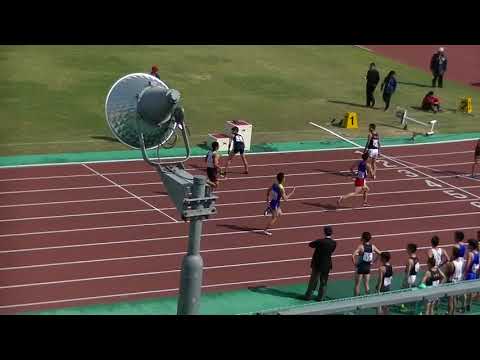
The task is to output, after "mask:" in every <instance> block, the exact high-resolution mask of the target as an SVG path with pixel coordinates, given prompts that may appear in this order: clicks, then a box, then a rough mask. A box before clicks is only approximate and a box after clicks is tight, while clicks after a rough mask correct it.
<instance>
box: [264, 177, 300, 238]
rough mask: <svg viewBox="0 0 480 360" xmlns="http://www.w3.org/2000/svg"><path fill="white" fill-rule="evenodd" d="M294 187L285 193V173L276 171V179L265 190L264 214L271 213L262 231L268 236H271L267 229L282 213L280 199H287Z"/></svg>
mask: <svg viewBox="0 0 480 360" xmlns="http://www.w3.org/2000/svg"><path fill="white" fill-rule="evenodd" d="M294 191H295V188H293V190H292V192H291V193H290V194H288V195H287V194H286V193H285V174H284V173H278V174H277V178H276V181H275V182H274V183H273V184H272V186H270V187H269V188H268V190H267V209H266V210H265V213H264V214H265V216H267V215H268V214H271V215H272V218H271V219H270V220H269V222H268V224H267V226H266V227H265V230H264V231H263V233H264V234H265V235H268V236H272V233H271V232H270V231H269V229H270V228H271V227H272V226H273V224H275V223H276V222H277V220H278V218H279V217H280V216H281V215H282V209H281V208H280V200H282V199H283V200H285V201H287V200H288V199H289V198H290V196H292V195H293V193H294Z"/></svg>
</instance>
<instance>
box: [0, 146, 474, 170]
mask: <svg viewBox="0 0 480 360" xmlns="http://www.w3.org/2000/svg"><path fill="white" fill-rule="evenodd" d="M474 141H476V139H458V140H441V141H432V142H429V143H415V144H398V145H384V146H383V147H384V148H402V147H405V148H409V147H418V146H428V145H439V144H455V143H464V142H472V143H473V142H474ZM355 148H356V147H341V148H335V147H334V148H327V149H309V150H285V151H281V152H279V151H265V152H251V153H246V155H247V156H249V157H250V156H259V155H260V156H266V155H267V156H268V155H281V154H298V153H321V152H326V151H339V150H352V149H355ZM204 157H205V155H194V156H191V158H192V159H195V158H204ZM162 159H163V160H174V159H180V157H178V156H177V157H175V156H173V157H172V156H167V157H163V158H162ZM135 161H137V162H143V161H144V160H143V159H142V158H138V159H123V160H98V161H78V162H63V163H58V162H57V163H44V164H26V165H3V166H2V165H0V169H16V168H26V167H45V166H64V165H67V166H68V165H81V164H82V163H87V164H115V163H129V162H135Z"/></svg>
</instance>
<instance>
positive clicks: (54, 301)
mask: <svg viewBox="0 0 480 360" xmlns="http://www.w3.org/2000/svg"><path fill="white" fill-rule="evenodd" d="M420 266H421V267H424V266H425V264H420ZM404 267H405V266H402V265H399V266H394V267H393V268H394V269H399V268H404ZM353 272H354V271H353V270H350V271H339V272H332V273H330V275H331V276H335V275H346V274H353ZM309 277H310V275H300V276H288V277H281V278H270V279H259V280H248V281H236V282H229V283H219V284H210V285H202V289H209V288H215V287H222V286H232V285H246V284H257V283H265V282H276V281H285V280H296V279H298V280H299V279H306V278H309ZM175 291H178V288H171V289H158V290H149V291H136V292H129V293H121V294H111V295H98V296H88V297H81V298H73V299H60V300H50V301H39V302H32V303H24V304H10V305H1V306H0V309H12V308H21V307H29V306H38V305H48V304H60V303H68V302H78V301H88V300H98V299H111V298H118V297H127V296H135V295H147V294H149V295H151V294H161V293H165V292H175Z"/></svg>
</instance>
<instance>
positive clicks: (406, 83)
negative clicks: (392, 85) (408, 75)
mask: <svg viewBox="0 0 480 360" xmlns="http://www.w3.org/2000/svg"><path fill="white" fill-rule="evenodd" d="M398 83H399V84H400V85H409V86H417V87H424V88H431V85H425V84H419V83H412V82H403V81H398Z"/></svg>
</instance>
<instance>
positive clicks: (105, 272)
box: [0, 141, 480, 314]
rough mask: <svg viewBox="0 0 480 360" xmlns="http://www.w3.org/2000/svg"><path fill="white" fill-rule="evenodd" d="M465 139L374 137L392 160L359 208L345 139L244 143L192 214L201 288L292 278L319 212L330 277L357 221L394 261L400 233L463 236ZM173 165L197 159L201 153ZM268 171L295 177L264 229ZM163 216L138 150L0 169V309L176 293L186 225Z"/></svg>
mask: <svg viewBox="0 0 480 360" xmlns="http://www.w3.org/2000/svg"><path fill="white" fill-rule="evenodd" d="M473 147H474V142H472V141H465V142H455V143H449V144H434V145H428V146H427V145H419V146H411V147H403V148H399V147H396V148H389V149H385V153H386V154H388V155H389V156H393V157H395V160H393V161H391V160H388V161H386V162H385V161H384V162H382V163H380V167H379V169H380V170H379V171H378V178H377V180H376V181H369V184H370V186H371V191H372V194H371V196H370V204H371V207H370V208H359V207H358V206H359V205H360V204H361V199H360V198H356V199H354V200H353V201H352V202H350V201H347V202H346V203H345V204H344V205H343V207H342V208H341V209H338V210H337V209H336V206H335V202H336V199H337V196H338V195H339V194H342V193H346V192H349V191H350V190H351V189H352V181H351V178H350V176H349V175H348V173H347V171H346V170H347V169H348V168H349V166H350V164H351V163H352V162H353V161H354V160H355V159H356V158H358V154H355V153H354V151H355V150H336V151H319V152H298V153H277V154H257V155H250V156H249V157H248V158H249V162H250V165H251V171H250V174H249V175H248V176H246V175H242V174H241V171H242V167H241V166H238V165H239V163H238V161H239V159H236V161H237V163H234V165H237V166H235V167H233V168H232V172H231V174H230V178H229V180H228V181H226V182H223V183H222V184H221V189H219V190H220V191H219V192H218V195H219V196H220V199H219V202H218V215H216V216H215V217H212V218H211V219H210V220H208V221H206V222H205V223H204V226H203V234H204V235H203V237H202V255H203V258H204V263H205V271H204V281H203V289H204V291H220V290H229V289H241V288H247V287H248V286H252V285H272V286H275V285H280V284H288V283H298V282H304V281H306V280H307V279H308V277H309V261H310V257H311V254H312V252H311V249H310V248H308V246H306V243H307V242H308V241H311V240H313V239H315V238H316V237H318V236H320V235H321V234H322V226H323V225H324V224H332V225H333V227H334V232H335V233H334V235H335V238H336V239H337V241H338V245H337V251H336V255H335V259H334V269H333V277H336V278H350V277H351V276H352V265H351V258H350V254H351V253H352V251H353V249H354V248H355V247H356V245H357V244H358V242H359V240H358V238H359V236H360V234H361V232H363V231H370V232H372V234H373V237H374V241H375V244H376V245H377V246H378V247H379V248H380V249H381V250H390V251H393V263H394V265H397V266H398V265H400V264H402V263H403V262H404V258H405V255H404V251H403V249H404V248H405V245H406V244H407V243H408V242H416V243H417V244H418V245H419V246H421V247H426V246H428V244H429V240H430V237H431V236H432V235H433V234H438V235H439V236H440V238H441V243H442V244H443V245H445V246H446V245H448V244H450V242H451V240H452V233H453V231H454V230H457V229H463V230H464V231H465V232H466V234H467V236H469V237H472V236H473V235H474V233H475V231H476V230H477V229H478V228H480V180H479V179H471V178H466V177H463V176H458V175H462V174H465V173H468V172H469V171H470V167H471V161H472V157H473V156H472V155H473ZM425 166H427V167H425ZM187 168H189V169H191V170H192V172H193V173H195V174H198V173H203V170H202V169H203V164H202V159H192V160H191V161H189V163H188V166H187ZM279 171H284V172H285V173H286V174H287V186H289V187H290V186H292V185H295V186H296V187H297V190H296V192H295V195H294V196H293V198H292V199H291V200H290V201H288V203H285V204H284V205H283V209H284V213H285V215H284V216H283V217H282V218H281V219H280V221H279V223H278V224H277V227H276V228H275V229H274V230H273V236H272V237H266V236H265V235H263V234H261V233H259V231H258V230H259V229H262V228H263V226H264V224H265V222H266V220H267V219H266V218H265V217H264V216H263V215H262V213H263V210H264V206H265V203H264V198H265V189H266V188H267V187H268V186H269V185H270V184H271V182H272V180H273V177H274V175H275V174H276V173H277V172H279ZM289 189H290V188H287V191H288V190H289ZM352 204H353V205H354V206H356V208H351V206H352ZM176 219H178V216H177V214H176V211H175V210H174V209H173V208H172V204H171V203H170V201H169V199H168V197H167V196H166V193H165V192H164V189H163V187H162V185H161V184H160V181H159V177H158V175H157V174H156V173H155V172H154V171H153V169H151V168H149V167H148V166H147V165H146V164H145V163H144V162H143V161H123V162H109V163H91V164H75V165H52V166H32V167H24V168H3V169H0V314H12V313H19V312H23V311H32V310H40V309H48V308H61V307H67V306H78V305H89V304H98V303H113V302H118V301H125V300H134V299H142V298H152V297H160V296H172V295H176V294H177V288H178V285H179V275H180V274H179V271H180V264H181V260H182V257H183V255H184V250H185V249H186V243H187V238H186V237H187V234H188V229H187V226H188V225H187V224H185V223H183V222H181V221H178V220H176ZM425 252H426V249H421V250H420V251H419V256H420V258H421V260H422V263H423V262H425Z"/></svg>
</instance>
